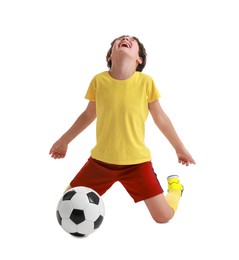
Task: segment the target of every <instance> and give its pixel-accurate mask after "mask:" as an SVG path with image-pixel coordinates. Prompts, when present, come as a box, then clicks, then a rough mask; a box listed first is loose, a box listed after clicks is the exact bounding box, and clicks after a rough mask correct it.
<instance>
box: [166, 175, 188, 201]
mask: <svg viewBox="0 0 239 260" xmlns="http://www.w3.org/2000/svg"><path fill="white" fill-rule="evenodd" d="M167 181H168V191H171V190H179V191H181V196H182V194H183V190H184V187H183V185H182V184H181V183H180V180H179V176H178V175H170V176H168V178H167Z"/></svg>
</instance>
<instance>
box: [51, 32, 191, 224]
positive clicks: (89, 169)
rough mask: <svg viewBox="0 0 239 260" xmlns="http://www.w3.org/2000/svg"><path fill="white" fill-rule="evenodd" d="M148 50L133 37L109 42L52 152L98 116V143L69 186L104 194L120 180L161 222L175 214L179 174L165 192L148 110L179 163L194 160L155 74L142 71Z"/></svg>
mask: <svg viewBox="0 0 239 260" xmlns="http://www.w3.org/2000/svg"><path fill="white" fill-rule="evenodd" d="M146 55H147V54H146V50H145V48H144V46H143V44H142V43H141V42H140V41H139V39H138V38H136V37H131V36H121V37H119V38H116V39H115V40H114V41H113V42H112V43H111V47H110V49H109V51H108V53H107V56H106V59H107V65H108V67H109V71H104V72H102V73H99V74H97V75H96V76H95V77H94V78H93V79H92V81H91V83H90V85H89V88H88V90H87V93H86V96H85V97H86V99H88V100H89V103H88V105H87V107H86V109H85V111H84V112H83V113H82V114H81V115H80V116H79V117H78V118H77V120H76V121H75V123H74V124H73V125H72V126H71V127H70V128H69V130H68V131H67V132H66V133H65V134H64V135H63V136H62V137H61V138H60V139H59V140H58V141H56V142H55V143H54V144H53V146H52V148H51V149H50V154H51V156H52V157H53V158H54V159H60V158H64V157H65V155H66V152H67V147H68V144H69V143H70V142H71V141H72V140H73V139H74V138H75V137H76V136H77V135H78V134H80V133H81V132H82V131H83V130H84V129H85V128H87V127H88V126H89V125H90V124H91V123H92V122H93V121H94V120H95V118H97V124H96V137H97V142H96V145H95V147H94V148H93V149H92V150H91V156H90V158H89V159H88V161H87V162H86V164H85V165H84V166H83V168H82V169H81V170H80V171H79V173H78V174H77V175H76V176H75V178H74V179H73V180H72V181H71V183H70V185H69V186H68V187H67V189H69V188H72V187H75V186H87V187H90V188H92V189H94V190H95V191H97V192H98V193H99V194H100V195H103V194H104V193H105V192H106V191H107V190H108V189H109V188H110V187H111V186H112V185H113V184H114V182H116V181H119V182H121V184H122V185H123V186H124V187H125V189H126V190H127V191H128V193H129V194H130V196H131V197H132V198H133V199H134V201H135V202H138V201H142V200H143V201H144V202H145V204H146V206H147V208H148V210H149V212H150V214H151V216H152V218H153V219H154V220H155V221H156V222H160V223H164V222H168V221H169V220H170V219H171V218H172V217H173V216H174V214H175V212H176V209H177V207H178V204H179V200H180V198H181V195H182V192H183V186H182V185H181V183H180V181H179V178H178V176H176V175H175V176H169V177H168V193H167V195H166V196H164V194H163V189H162V187H161V185H160V183H159V181H158V179H157V176H156V174H155V173H154V170H153V167H152V163H151V155H150V151H149V149H148V148H147V147H146V146H145V143H144V135H145V121H146V118H147V116H148V112H150V113H151V115H152V117H153V120H154V122H155V124H156V125H157V127H158V128H159V129H160V130H161V132H162V133H163V134H164V135H165V137H166V138H167V139H168V140H169V142H170V143H171V145H172V146H173V147H174V149H175V151H176V154H177V157H178V161H179V163H182V164H183V165H186V166H188V165H189V164H195V161H194V159H193V158H192V156H191V155H190V153H189V152H188V151H187V149H186V148H185V147H184V145H183V143H182V142H181V140H180V139H179V137H178V135H177V133H176V131H175V129H174V127H173V125H172V123H171V121H170V119H169V118H168V117H167V115H166V114H165V112H164V111H163V109H162V108H161V106H160V103H159V101H158V98H159V97H160V95H159V92H158V90H157V88H156V86H155V84H154V81H153V79H152V78H151V77H150V76H148V75H146V74H143V73H141V72H142V70H143V68H144V66H145V65H146Z"/></svg>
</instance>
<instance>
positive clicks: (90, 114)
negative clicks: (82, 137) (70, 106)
mask: <svg viewBox="0 0 239 260" xmlns="http://www.w3.org/2000/svg"><path fill="white" fill-rule="evenodd" d="M95 118H96V108H95V102H93V101H89V103H88V105H87V107H86V109H85V111H84V112H83V113H82V114H81V115H80V116H79V117H78V118H77V119H76V121H75V123H74V124H73V125H72V126H71V127H70V129H69V130H68V131H67V132H66V133H65V134H63V135H62V137H61V138H60V139H59V140H58V141H56V142H55V143H54V144H53V146H52V147H51V149H50V152H49V154H51V157H53V158H54V159H60V158H64V157H65V155H66V152H67V147H68V144H69V143H70V142H71V141H72V140H73V139H74V138H75V137H76V136H77V135H79V134H80V133H81V132H82V131H83V130H84V129H85V128H87V127H88V126H89V125H90V124H91V123H92V122H93V121H94V120H95Z"/></svg>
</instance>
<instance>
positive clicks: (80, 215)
mask: <svg viewBox="0 0 239 260" xmlns="http://www.w3.org/2000/svg"><path fill="white" fill-rule="evenodd" d="M70 219H71V220H72V221H73V222H74V223H75V224H76V225H78V224H80V223H81V222H83V221H84V220H85V214H84V211H83V210H80V209H73V210H72V212H71V215H70Z"/></svg>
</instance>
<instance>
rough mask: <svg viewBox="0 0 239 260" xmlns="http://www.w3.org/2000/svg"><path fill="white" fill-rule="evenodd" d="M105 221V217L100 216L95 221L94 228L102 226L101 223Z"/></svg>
mask: <svg viewBox="0 0 239 260" xmlns="http://www.w3.org/2000/svg"><path fill="white" fill-rule="evenodd" d="M102 221H103V217H102V216H99V217H98V218H97V219H96V221H95V222H94V229H97V228H98V227H100V225H101V223H102Z"/></svg>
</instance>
